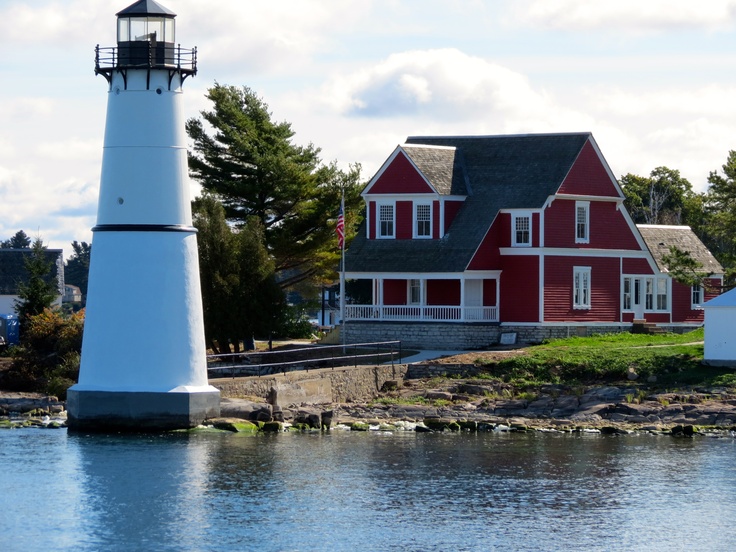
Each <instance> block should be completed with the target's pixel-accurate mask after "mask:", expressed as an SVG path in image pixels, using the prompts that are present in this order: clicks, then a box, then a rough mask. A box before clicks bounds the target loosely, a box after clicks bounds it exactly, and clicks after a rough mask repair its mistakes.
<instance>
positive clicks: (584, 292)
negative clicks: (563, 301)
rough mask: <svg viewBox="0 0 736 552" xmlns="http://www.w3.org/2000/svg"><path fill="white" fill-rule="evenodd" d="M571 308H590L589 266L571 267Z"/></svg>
mask: <svg viewBox="0 0 736 552" xmlns="http://www.w3.org/2000/svg"><path fill="white" fill-rule="evenodd" d="M572 308H574V309H589V308H590V267H589V266H576V267H573V289H572Z"/></svg>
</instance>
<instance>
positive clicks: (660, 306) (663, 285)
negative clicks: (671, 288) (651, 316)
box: [657, 278, 667, 311]
mask: <svg viewBox="0 0 736 552" xmlns="http://www.w3.org/2000/svg"><path fill="white" fill-rule="evenodd" d="M657 310H660V311H663V310H667V280H666V279H665V278H657Z"/></svg>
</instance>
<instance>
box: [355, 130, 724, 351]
mask: <svg viewBox="0 0 736 552" xmlns="http://www.w3.org/2000/svg"><path fill="white" fill-rule="evenodd" d="M362 195H363V198H364V200H365V204H366V218H365V222H364V225H363V228H361V230H360V231H359V233H358V236H357V237H356V238H355V239H354V240H353V242H352V243H351V245H350V248H349V249H348V251H347V252H346V259H345V277H346V279H347V280H348V282H349V284H348V288H347V289H348V293H347V295H348V297H349V303H348V304H347V306H346V308H345V324H344V325H343V331H345V333H346V335H347V341H349V342H359V341H369V340H384V339H385V340H388V339H401V340H402V341H404V342H405V343H406V344H408V345H409V346H420V347H431V348H435V349H439V348H452V349H461V348H472V347H484V346H488V345H491V344H493V343H497V342H498V340H499V337H500V335H501V334H502V333H516V334H517V336H518V338H519V340H522V341H530V342H534V341H539V340H541V339H544V338H547V337H557V336H566V335H578V334H587V333H588V332H603V331H621V330H622V329H629V328H630V327H631V325H632V322H633V320H635V319H646V320H647V321H649V322H655V323H657V324H662V325H666V326H669V327H676V326H681V327H694V326H696V325H700V324H702V321H703V313H702V310H700V307H699V305H700V303H701V302H702V301H704V300H706V299H708V298H709V297H708V296H706V291H705V290H701V289H697V290H691V289H690V288H686V287H685V286H682V285H681V284H678V283H676V282H674V281H673V280H672V279H671V278H670V277H669V276H668V275H667V274H666V269H665V268H664V267H663V266H661V253H662V250H661V247H660V244H662V245H664V243H665V241H666V240H665V237H668V239H670V241H671V242H672V243H670V244H679V245H680V246H682V247H684V248H685V249H686V250H692V248H693V246H694V245H697V246H698V247H697V250H698V251H697V252H698V256H697V257H696V258H698V259H699V260H701V262H702V260H706V261H707V263H706V264H705V266H706V267H707V268H706V270H708V271H709V273H710V274H711V275H712V277H713V278H714V279H716V280H717V281H718V282H720V281H721V280H722V273H723V269H722V268H721V266H720V265H719V264H718V262H717V261H716V260H715V259H714V258H713V257H712V255H711V254H710V253H709V252H708V251H707V250H706V249H705V247H704V246H703V244H702V243H700V241H699V240H698V239H697V237H695V235H694V234H693V233H692V232H691V231H690V229H689V228H687V227H668V228H675V229H679V230H676V231H674V233H672V232H670V233H667V234H666V236H665V233H662V232H659V233H657V232H656V231H652V232H649V233H648V234H646V235H648V236H649V237H650V240H649V241H650V242H651V243H649V242H648V241H647V239H645V237H644V236H643V235H642V232H640V231H639V229H638V228H637V227H636V225H635V224H634V223H633V222H632V220H631V218H630V216H629V214H628V213H627V211H626V209H625V208H624V204H623V202H624V195H623V193H622V191H621V188H620V187H619V185H618V182H617V181H616V178H615V177H614V175H613V173H612V171H611V169H610V168H609V166H608V164H607V163H606V161H605V159H604V158H603V155H602V154H601V152H600V150H599V149H598V146H597V144H596V142H595V140H594V139H593V136H592V135H591V134H590V133H572V134H538V135H519V136H468V137H465V136H463V137H410V138H408V139H407V141H406V143H405V144H403V145H400V146H398V147H397V148H396V149H395V150H394V152H393V153H392V154H391V156H390V157H389V158H388V159H387V160H386V161H385V162H384V164H383V165H382V166H381V168H380V170H379V171H378V173H377V174H376V175H375V176H374V177H373V178H372V179H371V181H370V182H369V183H368V184H367V186H366V187H365V189H364V190H363V192H362ZM657 228H658V227H657ZM677 232H679V234H677ZM685 233H687V239H686V240H683V239H680V238H676V237H675V235H677V236H681V235H684V234H685ZM693 238H694V240H693ZM652 240H654V241H652ZM663 240H665V241H663ZM668 243H669V242H668ZM651 247H657V255H656V256H655V255H653V253H652V251H650V248H651ZM682 247H681V248H682ZM665 252H666V251H665Z"/></svg>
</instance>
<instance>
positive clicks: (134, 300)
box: [67, 0, 220, 431]
mask: <svg viewBox="0 0 736 552" xmlns="http://www.w3.org/2000/svg"><path fill="white" fill-rule="evenodd" d="M116 15H117V46H116V47H105V48H101V47H100V46H97V49H96V59H95V73H96V74H97V75H102V76H103V77H105V79H106V80H107V83H108V85H109V86H108V100H107V120H106V125H105V139H104V149H103V155H102V172H101V178H100V195H99V202H98V207H97V224H96V225H95V227H94V228H93V229H92V231H93V237H92V256H91V260H90V272H89V285H88V294H87V311H86V319H85V327H84V339H83V343H82V360H81V365H80V370H79V383H78V384H76V385H74V386H72V387H71V388H70V389H69V390H68V392H67V408H68V425H69V427H70V428H72V429H80V430H144V431H145V430H165V429H176V428H188V427H194V426H196V425H198V424H200V423H201V422H202V421H203V420H205V419H206V418H211V417H216V416H219V413H220V393H219V391H218V390H217V389H216V388H214V387H212V386H211V385H209V384H208V381H207V365H206V347H205V338H204V322H203V317H202V295H201V289H200V279H199V259H198V253H197V236H196V229H195V228H194V227H193V226H192V214H191V205H190V197H189V176H188V169H187V149H186V135H185V132H184V118H183V115H182V106H181V104H182V93H183V92H182V86H183V84H184V81H185V80H186V78H187V77H190V76H194V75H195V74H196V72H197V51H196V48H195V49H184V48H181V47H180V46H178V45H177V44H176V42H175V40H176V35H175V31H176V28H175V17H176V14H174V13H172V12H171V11H169V10H168V9H166V8H164V7H163V6H161V5H160V4H158V3H157V2H155V1H154V0H139V1H138V2H135V3H134V4H132V5H130V6H129V7H127V8H125V9H124V10H122V11H120V12H119V13H117V14H116Z"/></svg>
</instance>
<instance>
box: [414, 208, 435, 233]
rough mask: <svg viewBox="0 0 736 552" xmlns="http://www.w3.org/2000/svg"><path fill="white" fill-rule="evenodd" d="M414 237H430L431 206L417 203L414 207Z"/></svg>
mask: <svg viewBox="0 0 736 552" xmlns="http://www.w3.org/2000/svg"><path fill="white" fill-rule="evenodd" d="M414 219H415V221H416V222H415V227H414V237H415V238H431V237H432V205H430V204H423V203H419V204H416V205H415V206H414Z"/></svg>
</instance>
